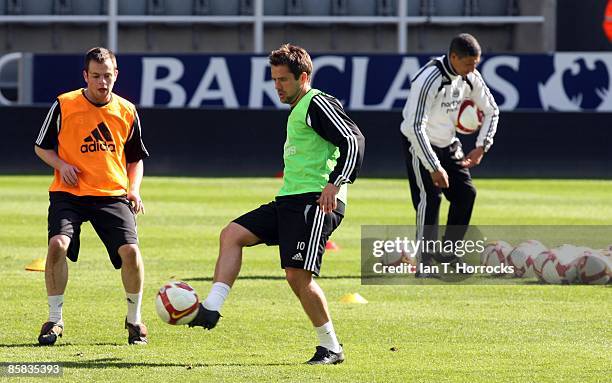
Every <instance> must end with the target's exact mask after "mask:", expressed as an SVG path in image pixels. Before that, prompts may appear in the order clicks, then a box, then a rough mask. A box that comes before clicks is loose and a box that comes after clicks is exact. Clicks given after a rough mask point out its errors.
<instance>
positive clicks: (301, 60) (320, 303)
mask: <svg viewBox="0 0 612 383" xmlns="http://www.w3.org/2000/svg"><path fill="white" fill-rule="evenodd" d="M269 61H270V65H271V72H272V80H273V81H274V86H275V88H276V92H277V93H278V97H279V98H280V101H281V102H283V103H285V104H289V105H290V106H291V111H290V113H289V117H288V118H287V140H286V141H285V147H284V156H283V157H284V163H285V168H284V175H283V186H282V187H281V189H280V191H279V192H278V194H277V196H276V198H275V199H274V201H272V202H270V203H268V204H265V205H261V206H260V207H259V208H257V209H255V210H252V211H250V212H248V213H246V214H244V215H242V216H240V217H238V218H236V219H235V220H234V221H232V222H230V223H229V224H228V225H227V226H226V227H225V228H224V229H223V230H222V231H221V235H220V249H219V258H218V259H217V264H216V267H215V274H214V279H213V285H212V288H211V290H210V293H209V294H208V297H207V298H206V299H205V300H204V302H203V303H202V304H201V305H200V308H199V310H198V315H197V316H196V318H195V319H194V320H193V321H192V322H191V323H190V324H189V325H190V326H202V327H204V328H207V329H212V328H213V327H215V325H216V324H217V321H218V320H219V317H220V316H221V315H220V314H219V312H220V310H221V306H222V305H223V303H224V301H225V299H226V298H227V296H228V294H229V292H230V288H231V287H232V285H233V284H234V281H235V280H236V278H237V277H238V273H239V272H240V265H241V263H242V248H243V247H249V246H255V245H258V244H261V243H265V244H266V245H268V246H276V245H278V246H279V250H280V258H281V267H282V268H283V269H284V270H285V276H286V279H287V282H288V283H289V286H291V289H292V290H293V292H294V293H295V295H296V296H297V297H298V299H299V300H300V303H301V304H302V307H303V308H304V311H305V312H306V315H308V318H310V321H311V322H312V324H313V326H314V327H315V331H316V333H317V336H318V338H319V345H318V346H317V348H316V352H315V354H314V356H313V357H312V358H311V359H310V360H309V361H308V362H307V363H309V364H337V363H342V362H343V361H344V351H343V349H342V346H341V345H340V344H339V342H338V339H337V337H336V333H335V331H334V326H333V324H332V321H331V316H330V314H329V309H328V306H327V300H326V299H325V295H324V294H323V290H321V288H320V287H319V285H318V284H317V283H316V282H315V280H314V279H313V274H314V275H316V276H318V275H319V273H320V270H321V262H322V260H323V252H324V251H325V244H326V242H327V239H328V238H329V236H330V235H331V233H332V232H333V231H334V230H335V229H336V228H337V227H338V226H339V225H340V222H341V221H342V218H343V217H344V213H345V207H346V198H347V184H348V183H352V182H354V181H355V179H356V177H357V174H358V173H359V169H360V167H361V163H362V160H363V151H364V146H365V140H364V138H363V135H362V134H361V132H360V131H359V128H358V127H357V125H356V124H355V123H354V122H353V121H352V120H351V119H350V118H349V117H348V116H347V115H346V113H345V111H344V109H343V108H342V105H341V104H340V102H339V101H338V100H337V99H336V98H335V97H332V96H330V95H327V94H325V93H323V92H321V91H320V90H317V89H314V88H311V87H310V77H311V74H312V61H311V59H310V56H309V55H308V52H306V50H304V49H303V48H301V47H298V46H294V45H289V44H285V45H283V46H281V47H280V48H279V49H278V50H275V51H273V52H272V53H271V54H270V56H269Z"/></svg>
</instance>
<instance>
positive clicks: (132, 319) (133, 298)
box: [125, 291, 142, 324]
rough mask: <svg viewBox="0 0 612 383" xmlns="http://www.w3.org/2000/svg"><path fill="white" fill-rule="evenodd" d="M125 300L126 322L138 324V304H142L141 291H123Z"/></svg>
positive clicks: (139, 319) (139, 318)
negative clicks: (132, 292)
mask: <svg viewBox="0 0 612 383" xmlns="http://www.w3.org/2000/svg"><path fill="white" fill-rule="evenodd" d="M125 298H126V301H127V308H128V312H127V322H128V323H131V324H140V323H141V322H140V321H141V320H142V319H141V317H140V306H142V291H141V292H139V293H138V294H130V293H125Z"/></svg>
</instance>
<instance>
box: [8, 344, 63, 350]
mask: <svg viewBox="0 0 612 383" xmlns="http://www.w3.org/2000/svg"><path fill="white" fill-rule="evenodd" d="M66 346H74V345H73V344H71V343H58V344H55V345H53V346H48V345H45V346H43V345H40V344H38V343H0V348H19V347H36V348H38V347H40V348H49V349H50V348H52V347H66Z"/></svg>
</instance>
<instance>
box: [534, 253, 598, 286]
mask: <svg viewBox="0 0 612 383" xmlns="http://www.w3.org/2000/svg"><path fill="white" fill-rule="evenodd" d="M588 250H589V249H588V248H586V247H578V246H574V245H562V246H559V247H557V248H554V249H550V250H548V251H544V252H542V253H540V254H539V255H538V257H536V261H535V262H534V270H535V272H536V274H537V276H538V278H539V279H540V280H541V281H543V282H546V283H551V284H570V283H574V282H575V281H576V279H577V277H578V268H577V260H578V258H579V257H580V256H581V255H582V254H583V253H584V252H585V251H588Z"/></svg>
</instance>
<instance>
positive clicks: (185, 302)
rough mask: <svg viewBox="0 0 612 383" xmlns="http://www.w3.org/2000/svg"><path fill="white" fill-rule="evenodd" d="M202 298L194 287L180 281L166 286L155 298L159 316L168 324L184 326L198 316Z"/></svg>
mask: <svg viewBox="0 0 612 383" xmlns="http://www.w3.org/2000/svg"><path fill="white" fill-rule="evenodd" d="M199 305H200V298H199V297H198V294H196V292H195V290H194V289H193V287H191V286H189V284H187V283H185V282H180V281H171V282H168V283H166V284H164V285H163V286H162V287H161V288H160V289H159V291H158V292H157V296H156V297H155V309H156V310H157V315H159V317H160V318H161V320H163V321H164V322H166V323H168V324H173V325H184V324H187V323H189V322H191V321H192V320H193V318H195V316H196V315H197V314H198V308H199Z"/></svg>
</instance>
